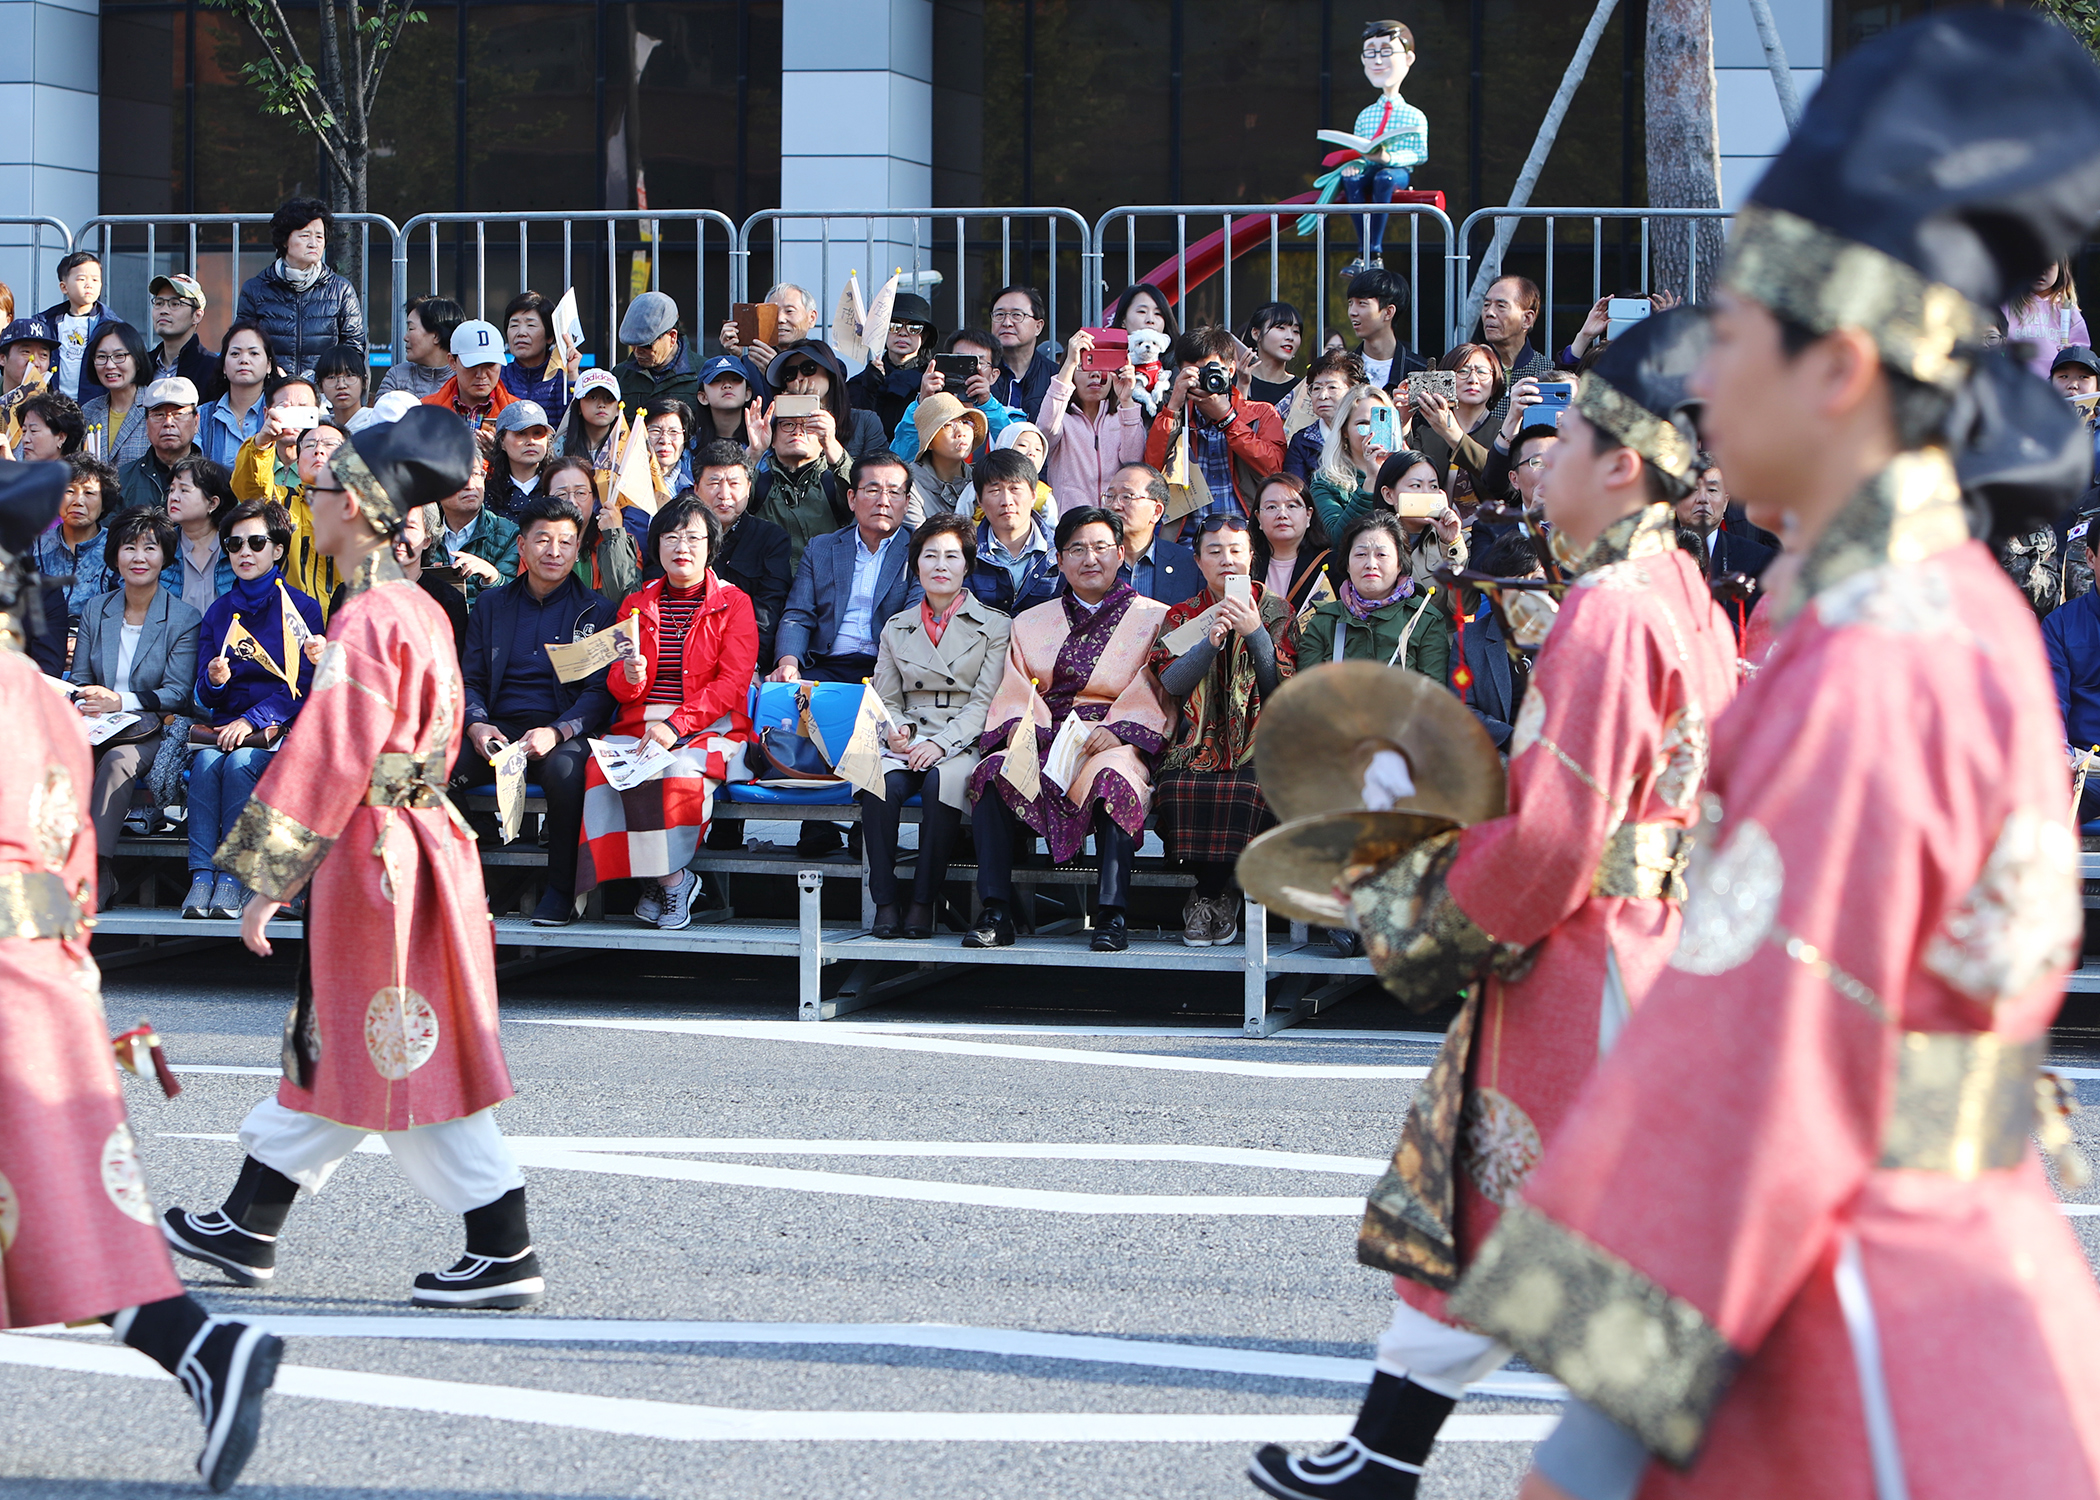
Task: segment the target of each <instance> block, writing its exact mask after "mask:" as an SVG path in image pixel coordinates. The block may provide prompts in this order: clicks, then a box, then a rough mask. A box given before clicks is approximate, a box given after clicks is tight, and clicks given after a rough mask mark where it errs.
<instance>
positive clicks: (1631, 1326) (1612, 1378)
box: [1451, 1202, 1742, 1469]
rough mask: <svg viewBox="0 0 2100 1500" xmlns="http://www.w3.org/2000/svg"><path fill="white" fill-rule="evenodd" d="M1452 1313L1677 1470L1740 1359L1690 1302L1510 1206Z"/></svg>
mask: <svg viewBox="0 0 2100 1500" xmlns="http://www.w3.org/2000/svg"><path fill="white" fill-rule="evenodd" d="M1451 1312H1452V1315H1453V1316H1455V1317H1457V1318H1458V1319H1460V1320H1461V1321H1463V1322H1465V1323H1468V1324H1470V1325H1471V1326H1473V1327H1475V1328H1478V1329H1480V1330H1482V1331H1483V1332H1486V1333H1491V1334H1493V1335H1494V1336H1495V1337H1496V1338H1499V1339H1501V1340H1503V1341H1504V1342H1505V1343H1507V1344H1509V1345H1510V1346H1511V1347H1512V1348H1514V1349H1515V1350H1516V1351H1517V1352H1518V1353H1519V1354H1521V1355H1523V1356H1524V1358H1525V1359H1527V1360H1529V1361H1530V1362H1531V1363H1532V1364H1534V1365H1536V1366H1538V1367H1539V1368H1540V1369H1542V1370H1548V1371H1551V1372H1552V1373H1553V1374H1554V1375H1557V1376H1559V1377H1560V1379H1561V1380H1562V1382H1563V1383H1565V1384H1566V1386H1567V1387H1568V1389H1569V1390H1570V1391H1571V1392H1573V1393H1574V1394H1575V1395H1576V1396H1578V1397H1580V1398H1581V1399H1582V1400H1584V1401H1587V1402H1588V1403H1589V1404H1590V1405H1592V1406H1594V1407H1596V1408H1597V1409H1598V1410H1599V1411H1601V1412H1603V1413H1604V1414H1605V1415H1606V1416H1608V1417H1610V1418H1611V1419H1612V1420H1613V1421H1615V1422H1617V1423H1619V1425H1621V1426H1622V1427H1625V1428H1626V1429H1627V1430H1629V1431H1630V1432H1632V1433H1633V1435H1634V1436H1635V1437H1637V1438H1639V1439H1640V1440H1641V1443H1642V1445H1643V1446H1645V1447H1646V1448H1647V1449H1648V1451H1649V1452H1651V1453H1653V1454H1655V1455H1656V1456H1657V1457H1658V1458H1661V1459H1662V1460H1664V1461H1665V1462H1666V1463H1669V1464H1671V1465H1673V1466H1675V1467H1677V1468H1680V1469H1681V1468H1684V1467H1685V1466H1687V1465H1688V1464H1690V1463H1691V1461H1692V1459H1693V1458H1694V1457H1696V1456H1697V1455H1698V1452H1699V1446H1700V1444H1701V1443H1702V1442H1703V1441H1704V1440H1705V1437H1706V1428H1707V1424H1708V1422H1709V1421H1710V1420H1711V1419H1712V1416H1713V1412H1714V1408H1715V1407H1716V1406H1717V1405H1719V1403H1720V1400H1721V1397H1722V1395H1723V1394H1724V1393H1726V1391H1727V1389H1728V1386H1729V1383H1730V1382H1731V1381H1732V1380H1733V1379H1734V1378H1735V1372H1736V1370H1737V1369H1738V1368H1739V1367H1740V1366H1741V1364H1742V1356H1741V1355H1740V1354H1738V1353H1737V1352H1736V1351H1735V1350H1734V1349H1733V1348H1731V1347H1730V1346H1729V1343H1728V1341H1727V1340H1726V1339H1724V1338H1722V1337H1721V1334H1720V1331H1719V1330H1718V1329H1716V1328H1715V1327H1714V1326H1713V1324H1711V1323H1709V1322H1708V1321H1707V1320H1706V1317H1705V1315H1704V1314H1702V1313H1701V1312H1700V1311H1699V1309H1697V1308H1696V1307H1693V1306H1692V1305H1691V1304H1690V1303H1688V1302H1685V1301H1683V1300H1681V1299H1680V1298H1677V1297H1673V1296H1671V1295H1670V1294H1669V1293H1668V1292H1666V1291H1664V1290H1663V1289H1662V1288H1661V1287H1659V1286H1657V1285H1656V1284H1655V1283H1654V1282H1653V1281H1650V1280H1649V1279H1648V1278H1647V1277H1646V1276H1643V1275H1642V1274H1641V1273H1640V1272H1639V1271H1637V1270H1635V1269H1634V1268H1633V1267H1632V1266H1630V1265H1628V1264H1627V1263H1626V1262H1625V1261H1622V1260H1620V1259H1619V1258H1618V1257H1617V1256H1615V1255H1612V1254H1611V1253H1609V1252H1608V1251H1606V1250H1604V1249H1602V1248H1600V1247H1599V1246H1597V1245H1594V1244H1592V1243H1590V1242H1589V1241H1588V1240H1586V1239H1584V1238H1583V1237H1582V1236H1580V1235H1578V1234H1576V1233H1574V1232H1573V1231H1572V1230H1568V1229H1564V1228H1562V1227H1561V1226H1560V1225H1559V1224H1556V1223H1555V1222H1554V1221H1553V1220H1551V1219H1549V1218H1547V1217H1546V1216H1545V1215H1544V1214H1541V1213H1539V1212H1538V1211H1537V1210H1535V1209H1532V1208H1529V1207H1527V1206H1526V1205H1524V1204H1523V1203H1521V1202H1520V1203H1515V1204H1512V1205H1511V1206H1510V1207H1509V1209H1508V1210H1507V1211H1506V1212H1505V1213H1504V1214H1503V1215H1502V1222H1501V1223H1500V1224H1499V1225H1498V1226H1497V1227H1496V1229H1495V1232H1494V1234H1492V1235H1491V1236H1489V1238H1488V1242H1487V1243H1486V1244H1485V1245H1483V1246H1482V1247H1481V1250H1480V1254H1479V1256H1478V1258H1476V1259H1475V1260H1474V1262H1473V1265H1472V1268H1471V1269H1470V1270H1468V1271H1467V1272H1466V1275H1465V1279H1464V1280H1463V1281H1461V1282H1460V1283H1459V1286H1458V1291H1457V1292H1456V1293H1455V1294H1454V1295H1453V1296H1452V1298H1451Z"/></svg>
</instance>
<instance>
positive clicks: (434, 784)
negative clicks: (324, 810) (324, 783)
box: [365, 750, 447, 807]
mask: <svg viewBox="0 0 2100 1500" xmlns="http://www.w3.org/2000/svg"><path fill="white" fill-rule="evenodd" d="M445 805H447V803H446V798H445V756H444V752H443V751H433V752H432V753H430V754H429V755H421V756H418V755H410V754H408V753H407V752H405V751H398V750H395V751H388V752H386V753H384V754H382V755H381V756H380V757H379V758H378V760H376V761H375V762H373V765H372V785H371V788H370V789H369V790H368V791H366V793H365V806H367V807H442V806H445Z"/></svg>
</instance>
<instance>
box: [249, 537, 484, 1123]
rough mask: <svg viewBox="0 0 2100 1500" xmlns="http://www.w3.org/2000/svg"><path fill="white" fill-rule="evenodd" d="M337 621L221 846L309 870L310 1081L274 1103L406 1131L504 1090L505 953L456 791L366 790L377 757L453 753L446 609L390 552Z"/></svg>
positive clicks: (370, 569)
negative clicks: (381, 794)
mask: <svg viewBox="0 0 2100 1500" xmlns="http://www.w3.org/2000/svg"><path fill="white" fill-rule="evenodd" d="M352 587H353V589H354V590H355V592H353V593H352V594H351V596H350V598H349V600H348V601H347V602H346V603H345V604H344V605H343V607H342V609H341V610H340V611H338V612H337V614H336V615H335V617H334V618H333V619H332V620H330V621H329V625H328V646H327V650H326V652H325V654H324V655H323V656H322V658H321V664H320V666H319V668H318V669H317V670H316V671H315V672H314V682H313V695H312V698H311V700H310V701H309V702H308V703H307V705H306V707H305V708H304V709H303V710H301V712H300V715H299V721H298V723H297V724H295V725H294V726H293V728H292V732H291V733H290V734H289V735H288V736H287V737H286V739H285V745H284V748H283V749H282V750H280V751H278V752H277V754H276V756H275V757H274V758H273V760H272V762H271V765H270V768H269V770H267V771H265V772H264V773H263V778H262V780H261V781H260V782H259V783H257V785H256V788H255V796H254V798H253V799H252V800H251V801H250V802H249V804H248V807H247V808H246V810H245V811H243V812H242V814H241V816H240V820H239V821H238V822H237V823H236V824H235V825H234V830H233V832H232V833H230V834H228V835H227V836H226V843H225V844H224V845H223V846H222V847H221V848H220V850H219V867H220V868H221V869H226V870H231V871H232V872H233V873H235V874H236V875H238V876H239V877H240V878H241V879H242V880H243V881H245V882H246V883H247V884H248V885H249V886H250V887H251V888H253V889H254V890H257V891H260V892H261V893H262V894H263V895H265V896H268V897H270V898H271V899H272V900H278V901H281V900H284V899H286V898H288V897H290V896H291V895H293V894H295V893H296V892H297V891H298V890H299V888H300V887H301V886H303V885H305V884H306V882H307V879H308V877H309V876H311V877H312V880H313V897H312V907H311V911H310V914H309V916H308V918H307V944H308V952H307V962H308V965H309V967H310V969H311V973H312V979H313V1013H312V1014H313V1027H312V1030H313V1033H314V1034H313V1035H312V1036H311V1037H309V1038H308V1042H309V1051H311V1052H314V1053H317V1054H318V1061H317V1062H316V1065H315V1067H314V1074H313V1087H312V1089H310V1090H309V1089H304V1088H301V1087H299V1085H298V1082H297V1080H296V1079H295V1078H293V1077H290V1076H287V1077H286V1079H285V1081H284V1082H283V1083H282V1084H281V1085H280V1086H279V1088H278V1092H277V1099H278V1102H279V1103H281V1104H283V1105H284V1106H285V1107H286V1108H287V1109H296V1110H300V1111H302V1112H304V1113H306V1114H314V1115H320V1116H322V1117H323V1118H324V1119H329V1120H333V1121H335V1122H336V1123H338V1124H341V1125H354V1126H358V1127H360V1128H362V1129H366V1130H406V1129H408V1128H409V1127H411V1126H414V1125H428V1124H433V1123H435V1122H437V1121H440V1120H454V1119H459V1118H461V1117H463V1116H466V1115H471V1114H474V1113H476V1112H477V1111H479V1110H484V1109H487V1108H488V1107H489V1106H490V1105H492V1104H496V1103H498V1102H500V1101H502V1100H504V1099H507V1098H509V1097H510V1095H511V1086H510V1074H509V1072H508V1070H507V1069H506V1068H505V1067H504V1063H503V1050H502V1046H501V1044H500V1042H499V1040H498V1036H497V1029H496V955H495V943H494V937H493V933H492V931H491V928H490V925H489V912H488V898H487V895H486V894H485V893H484V891H483V889H482V884H481V862H480V860H479V858H478V856H477V854H476V852H475V846H474V836H473V834H472V833H471V832H469V831H468V829H467V828H466V826H465V824H464V822H463V821H462V820H461V819H460V818H459V816H458V814H457V813H455V812H454V811H453V810H452V808H451V805H450V804H449V803H447V802H445V801H444V800H443V799H442V798H441V797H440V798H435V799H431V798H424V799H421V800H423V801H424V802H425V804H426V805H420V806H394V807H374V806H370V805H368V804H367V802H366V796H367V793H368V791H369V790H370V787H371V782H372V775H373V771H374V768H375V767H376V766H378V765H379V760H380V756H381V755H382V754H391V755H396V756H401V755H407V756H414V757H416V758H418V759H419V760H423V761H426V762H427V763H429V764H432V765H434V766H435V779H436V780H437V782H438V783H439V784H440V785H442V784H443V782H444V778H445V770H446V768H447V767H448V766H449V765H450V764H451V763H452V760H453V758H454V757H455V756H456V755H457V754H458V752H459V739H460V729H461V724H460V719H461V712H462V695H461V689H460V681H459V665H458V659H457V657H455V656H454V655H453V650H452V631H451V627H450V626H449V625H448V624H447V623H446V620H445V613H444V611H443V610H442V609H440V608H439V607H438V606H437V604H436V603H435V601H433V600H432V599H431V598H430V596H429V595H428V594H426V593H424V592H423V591H422V590H421V589H419V588H417V587H416V586H415V585H414V584H412V583H410V582H408V581H407V580H406V579H405V578H403V577H402V576H401V570H400V568H399V567H398V566H396V565H395V563H394V561H393V558H392V557H391V556H390V555H388V554H386V553H384V552H382V553H378V554H375V555H374V556H373V557H372V558H371V559H368V560H367V562H366V563H365V564H364V565H363V566H361V567H360V569H359V570H358V573H357V575H356V577H355V578H354V579H353V580H352Z"/></svg>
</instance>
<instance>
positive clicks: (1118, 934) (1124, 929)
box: [1093, 912, 1130, 953]
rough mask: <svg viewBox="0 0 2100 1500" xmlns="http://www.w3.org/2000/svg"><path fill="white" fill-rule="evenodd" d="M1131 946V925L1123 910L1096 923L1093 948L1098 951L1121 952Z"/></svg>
mask: <svg viewBox="0 0 2100 1500" xmlns="http://www.w3.org/2000/svg"><path fill="white" fill-rule="evenodd" d="M1129 946H1130V926H1129V924H1128V923H1126V922H1125V921H1124V920H1123V914H1122V913H1121V912H1117V913H1116V914H1115V915H1114V916H1112V917H1102V918H1100V919H1099V920H1097V921H1096V922H1095V923H1094V942H1093V949H1094V951H1095V952H1096V953H1121V952H1123V951H1124V950H1125V949H1126V948H1128V947H1129Z"/></svg>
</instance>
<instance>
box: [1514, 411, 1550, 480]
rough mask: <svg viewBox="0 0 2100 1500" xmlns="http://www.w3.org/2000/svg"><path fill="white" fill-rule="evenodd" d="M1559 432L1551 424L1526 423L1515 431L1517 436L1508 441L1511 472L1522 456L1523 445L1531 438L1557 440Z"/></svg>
mask: <svg viewBox="0 0 2100 1500" xmlns="http://www.w3.org/2000/svg"><path fill="white" fill-rule="evenodd" d="M1559 436H1560V432H1559V430H1558V429H1556V428H1555V427H1554V426H1553V425H1552V424H1551V423H1547V422H1527V423H1526V424H1525V425H1523V426H1522V427H1519V428H1518V429H1517V435H1516V436H1515V437H1513V438H1511V439H1510V440H1509V466H1510V468H1511V469H1512V470H1514V469H1515V468H1516V467H1517V463H1518V461H1519V460H1521V459H1522V458H1523V456H1524V445H1525V444H1526V443H1528V442H1530V441H1531V440H1532V439H1533V438H1542V437H1548V438H1557V437H1559Z"/></svg>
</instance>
